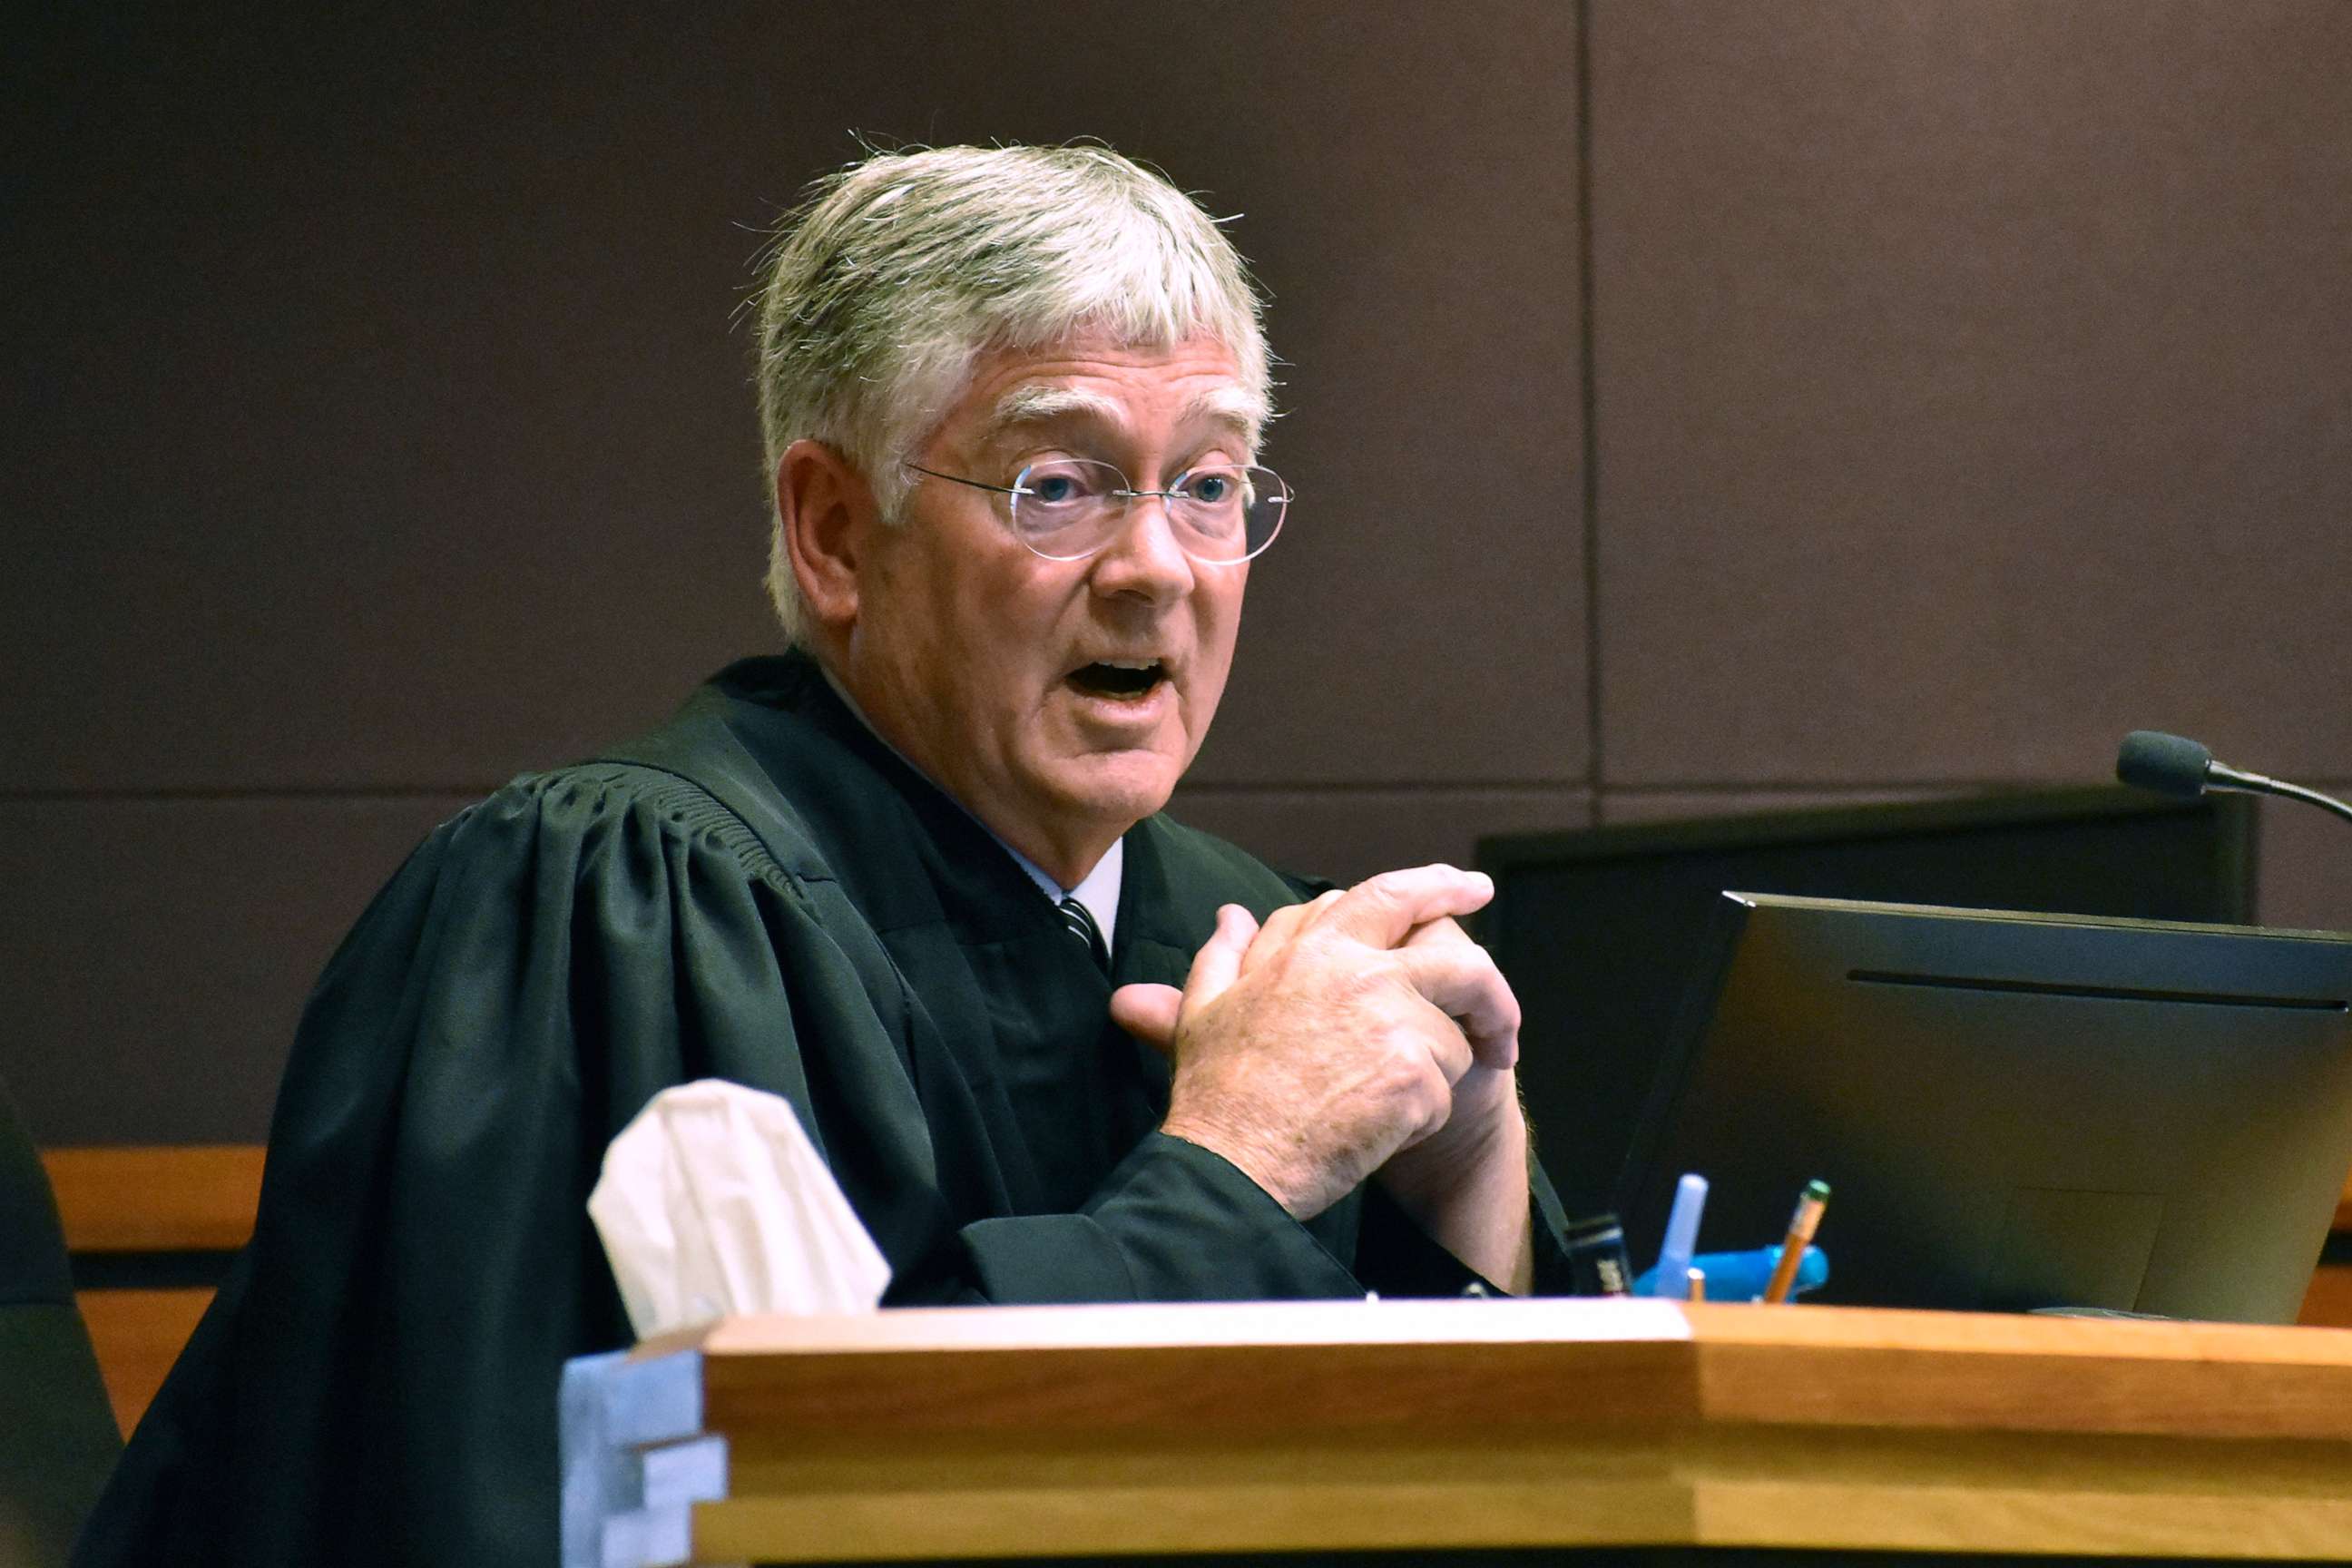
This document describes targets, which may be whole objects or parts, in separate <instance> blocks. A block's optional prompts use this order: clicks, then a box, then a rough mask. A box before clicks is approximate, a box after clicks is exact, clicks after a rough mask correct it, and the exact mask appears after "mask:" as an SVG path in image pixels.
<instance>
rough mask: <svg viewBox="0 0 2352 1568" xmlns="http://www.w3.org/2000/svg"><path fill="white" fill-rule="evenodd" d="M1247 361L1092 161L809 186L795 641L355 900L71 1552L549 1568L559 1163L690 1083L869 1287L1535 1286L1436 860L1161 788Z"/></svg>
mask: <svg viewBox="0 0 2352 1568" xmlns="http://www.w3.org/2000/svg"><path fill="white" fill-rule="evenodd" d="M1266 367H1267V357H1266V351H1265V343H1264V341H1263V339H1262V337H1261V335H1260V331H1259V328H1258V324H1257V320H1256V310H1255V299H1254V296H1253V294H1252V292H1251V290H1250V288H1249V285H1248V283H1247V281H1246V279H1245V278H1244V273H1243V271H1242V268H1241V265H1240V262H1239V260H1238V258H1236V257H1235V256H1234V252H1233V250H1232V249H1231V247H1229V246H1228V245H1227V244H1226V243H1225V241H1224V239H1223V237H1222V236H1221V235H1220V234H1219V233H1218V232H1217V230H1216V229H1215V227H1214V226H1213V225H1212V224H1211V223H1210V222H1209V221H1208V220H1207V219H1206V218H1205V217H1204V216H1202V213H1201V212H1200V211H1199V209H1198V208H1196V207H1195V206H1194V205H1192V203H1191V202H1190V201H1188V200H1187V199H1185V198H1184V197H1183V196H1181V195H1180V194H1178V193H1177V192H1176V191H1174V190H1173V189H1171V187H1169V186H1168V185H1167V184H1165V183H1164V182H1162V181H1160V180H1159V179H1157V178H1156V177H1154V176H1152V175H1150V174H1146V173H1145V172H1143V171H1141V170H1139V169H1138V168H1137V167H1135V166H1134V165H1133V164H1131V163H1128V162H1126V161H1125V160H1123V159H1121V158H1119V157H1118V156H1117V155H1115V154H1113V153H1109V152H1108V151H1105V150H1102V149H1099V148H1070V149H1050V150H1048V149H1029V148H1014V149H1003V150H995V151H981V150H974V149H950V150H947V151H941V152H933V153H913V154H908V155H903V156H889V157H881V158H876V159H873V160H871V161H869V162H867V163H865V164H863V165H861V166H859V167H857V168H856V169H853V170H851V171H849V172H847V173H846V174H843V175H841V176H839V177H837V178H835V179H834V180H832V181H830V182H828V183H827V184H825V185H824V187H823V188H822V189H821V191H820V193H819V194H818V195H817V196H816V197H815V199H814V201H813V202H812V203H811V204H810V205H809V206H807V207H806V208H805V209H804V210H803V212H802V213H801V214H800V215H798V216H796V217H795V218H794V219H793V221H792V222H790V223H789V224H788V225H787V226H786V228H785V230H784V232H783V235H782V238H781V239H780V242H779V244H778V246H777V247H776V250H775V252H774V256H773V263H772V273H771V277H770V279H769V282H768V285H767V289H766V292H765V296H764V300H763V306H762V310H761V344H760V380H761V410H762V417H763V423H764V426H765V436H766V442H767V447H768V458H769V470H770V472H771V473H772V475H773V477H774V494H775V526H774V542H773V550H772V563H771V572H770V585H771V589H772V595H773V597H774V599H775V601H776V605H777V609H778V612H779V615H780V616H781V617H782V622H783V625H784V627H785V630H786V632H787V634H788V637H789V639H790V641H791V642H792V643H793V645H794V646H795V651H793V652H792V653H790V654H788V655H786V656H783V657H781V658H768V659H757V660H751V661H747V662H746V663H743V664H740V665H737V666H735V667H733V668H730V669H729V670H726V671H724V672H722V673H721V674H720V675H719V677H718V678H716V679H714V680H713V682H712V683H711V684H710V685H709V686H708V687H706V688H704V689H703V690H702V691H701V692H699V693H698V695H697V696H696V697H695V698H694V699H693V700H691V701H690V702H689V703H688V705H687V707H686V708H685V709H684V710H682V711H681V712H680V713H679V715H678V716H677V718H676V719H675V720H673V721H671V722H670V723H669V724H668V725H667V726H666V727H665V728H664V729H662V730H660V731H656V732H655V733H654V734H652V735H650V736H647V737H646V738H644V739H642V740H640V741H638V742H635V743H633V744H631V745H628V746H625V747H622V748H619V749H618V750H616V751H615V752H613V753H612V754H611V755H610V756H609V757H607V758H606V759H604V760H602V761H600V762H596V763H588V764H584V765H582V766H577V767H572V768H568V769H564V770H562V771H559V772H556V773H549V774H544V775H541V776H538V777H533V778H527V779H523V780H520V781H518V782H517V783H516V784H512V785H509V787H508V788H507V789H505V790H503V791H501V792H499V794H498V795H495V796H493V797H492V798H491V799H490V800H488V802H486V803H484V804H483V805H479V806H477V807H475V808H474V809H473V810H471V811H469V812H467V814H465V815H464V816H459V817H458V818H457V819H456V820H455V821H453V822H451V823H449V824H448V825H446V826H444V827H443V828H442V829H441V830H440V831H439V832H437V833H436V835H435V836H434V837H432V839H430V840H429V841H428V842H427V843H426V844H425V847H423V848H421V849H420V850H419V851H418V852H417V854H416V856H415V858H413V859H412V860H411V861H410V863H409V864H408V866H407V867H406V868H404V869H403V870H402V872H401V873H400V875H399V876H398V877H397V878H396V879H394V881H393V883H392V884H391V886H390V887H389V888H388V889H386V890H385V891H384V893H383V895H382V896H381V897H380V898H379V899H378V900H377V902H376V903H375V905H374V906H373V908H372V909H371V910H370V911H369V913H368V914H367V916H366V917H365V918H364V919H363V920H362V922H361V924H360V926H359V928H358V930H357V931H354V932H353V934H352V937H351V939H350V940H349V941H348V942H346V943H345V945H344V947H343V949H342V950H341V952H339V953H338V954H337V956H336V958H335V960H334V962H333V963H332V964H331V966H330V968H329V971H328V973H327V974H326V976H325V978H324V979H323V980H322V982H321V983H320V989H319V992H318V994H317V995H316V996H315V997H314V999H313V1001H312V1003H311V1005H310V1010H309V1012H308V1013H307V1014H306V1016H305V1018H304V1022H303V1026H302V1030H301V1034H300V1037H299V1039H298V1041H297V1044H296V1048H295V1052H294V1057H293V1060H292V1063H291V1065H290V1067H289V1073H288V1078H287V1082H286V1087H285V1089H284V1092H283V1094H282V1096H281V1099H280V1103H279V1107H278V1120H277V1124H276V1127H275V1128H274V1130H273V1134H272V1142H271V1152H270V1159H269V1169H268V1178H267V1181H266V1184H265V1190H264V1193H263V1199H262V1207H261V1213H260V1216H259V1222H258V1224H257V1228H256V1232H255V1238H254V1243H253V1246H252V1247H250V1248H249V1249H248V1251H247V1255H246V1256H245V1258H243V1259H241V1261H240V1263H239V1265H238V1268H237V1269H236V1273H235V1275H234V1277H233V1278H232V1279H231V1280H230V1282H229V1284H228V1286H227V1287H226V1289H224V1290H223V1291H222V1293H221V1297H220V1300H219V1301H218V1303H217V1304H216V1305H215V1309H214V1310H213V1311H212V1312H211V1313H210V1314H209V1315H208V1316H207V1318H206V1320H205V1324H204V1326H203V1327H202V1328H201V1329H200V1330H199V1331H198V1334H197V1336H196V1340H195V1342H194V1344H193V1345H192V1347H191V1349H190V1351H189V1352H188V1354H187V1356H186V1357H185V1358H184V1361H183V1363H182V1365H181V1366H180V1367H179V1368H178V1369H177V1370H176V1371H175V1372H174V1373H173V1378H172V1381H171V1383H170V1384H168V1385H167V1387H166V1389H165V1390H164V1393H163V1395H162V1397H161V1398H160V1399H159V1401H158V1403H157V1405H156V1406H155V1408H154V1409H153V1411H152V1412H151V1414H150V1415H149V1417H148V1419H147V1421H146V1422H145V1424H143V1425H142V1428H141V1430H140V1433H139V1435H138V1438H137V1440H136V1442H135V1443H134V1445H133V1447H132V1450H131V1454H130V1456H129V1458H128V1459H127V1460H126V1463H125V1465H124V1468H123V1470H122V1472H121V1474H120V1475H119V1476H118V1478H117V1480H116V1484H115V1486H114V1487H113V1489H111V1490H110V1493H109V1496H108V1498H107V1500H105V1501H104V1502H103V1503H102V1504H101V1508H100V1514H99V1516H98V1518H97V1519H96V1521H94V1522H93V1526H92V1529H91V1531H90V1532H89V1535H88V1536H87V1537H86V1539H85V1541H84V1543H83V1552H82V1558H81V1560H82V1561H84V1562H86V1563H101V1562H106V1563H111V1562H118V1561H120V1562H131V1561H141V1562H151V1563H154V1562H163V1563H173V1562H188V1563H194V1562H236V1563H329V1562H332V1563H356V1562H373V1561H380V1560H409V1559H412V1558H413V1559H415V1560H420V1561H421V1560H427V1559H430V1560H435V1561H447V1562H476V1561H500V1562H508V1561H531V1560H537V1561H542V1562H544V1561H549V1560H551V1557H552V1554H553V1552H554V1542H555V1528H554V1521H555V1454H554V1436H553V1423H552V1412H553V1400H554V1388H555V1383H556V1377H557V1373H558V1369H559V1367H560V1364H561V1363H562V1359H563V1358H564V1357H565V1356H568V1355H571V1354H575V1353H578V1352H584V1351H589V1350H593V1349H599V1348H604V1347H608V1346H611V1345H614V1344H617V1343H621V1342H625V1339H626V1337H627V1336H626V1331H625V1323H624V1321H623V1319H622V1315H621V1312H620V1310H619V1306H618V1302H617V1299H616V1296H615V1292H614V1287H613V1284H612V1281H611V1279H610V1277H609V1275H608V1273H607V1272H606V1269H605V1267H604V1262H603V1259H602V1257H601V1255H600V1253H599V1250H598V1248H597V1246H596V1242H595V1239H594V1237H593V1235H592V1234H591V1232H590V1230H589V1228H588V1226H587V1223H586V1221H585V1219H584V1216H583V1210H582V1205H583V1199H584V1197H585V1195H586V1192H587V1189H588V1187H589V1185H590V1184H592V1183H593V1179H594V1176H595V1173H596V1167H597V1163H598V1159H599V1157H600V1155H601V1153H602V1152H603V1150H604V1145H605V1143H606V1142H608V1141H609V1140H610V1138H611V1137H612V1136H613V1134H614V1132H615V1131H618V1130H619V1128H620V1127H621V1126H622V1125H623V1124H624V1123H625V1121H627V1120H628V1118H629V1117H630V1116H631V1115H632V1114H634V1113H635V1110H637V1109H638V1108H639V1107H640V1106H642V1105H643V1104H644V1103H645V1101H646V1099H647V1098H648V1097H650V1096H651V1095H652V1094H653V1093H654V1092H656V1090H658V1089H661V1088H663V1087H665V1086H667V1085H668V1084H672V1083H676V1082H679V1081H682V1080H685V1079H693V1078H698V1077H704V1076H710V1075H718V1076H723V1077H727V1078H730V1079H738V1080H740V1081H741V1082H744V1083H747V1084H751V1085H753V1086H755V1087H759V1088H762V1089H771V1090H773V1091H774V1092H776V1093H778V1094H781V1095H783V1096H784V1097H786V1098H787V1099H789V1100H791V1101H792V1102H793V1105H794V1106H795V1107H796V1108H797V1110H799V1112H800V1115H801V1117H802V1119H803V1121H804V1122H805V1123H806V1124H807V1125H808V1127H809V1128H810V1130H811V1131H812V1133H813V1134H814V1137H815V1138H816V1139H817V1141H818V1142H819V1144H820V1146H821V1147H822V1148H823V1150H824V1153H825V1155H826V1158H827V1160H828V1162H829V1163H831V1165H832V1167H833V1169H834V1171H835V1173H836V1175H837V1176H838V1177H839V1179H840V1181H841V1184H842V1185H843V1188H844V1190H845V1192H846V1193H847V1194H848V1195H849V1197H850V1199H851V1201H852V1203H853V1204H854V1205H855V1206H856V1209H857V1211H858V1213H859V1215H861V1216H862V1217H863V1218H864V1219H865V1221H866V1224H867V1226H869V1228H871V1230H872V1231H873V1233H874V1235H875V1237H876V1239H877V1242H878V1243H879V1244H880V1246H881V1247H882V1250H883V1252H884V1254H885V1256H886V1257H887V1259H888V1261H889V1263H890V1266H891V1269H892V1284H891V1288H890V1296H889V1300H890V1301H892V1302H894V1303H913V1302H932V1301H1012V1300H1021V1301H1085V1300H1179V1299H1195V1300H1202V1299H1212V1300H1213V1299H1238V1298H1247V1297H1270V1296H1271V1297H1284V1296H1287V1297H1299V1296H1339V1295H1349V1294H1355V1293H1360V1292H1361V1291H1363V1290H1365V1289H1378V1290H1381V1291H1383V1292H1388V1293H1411V1292H1429V1291H1440V1292H1449V1293H1450V1292H1454V1291H1458V1290H1460V1289H1464V1288H1465V1286H1470V1285H1473V1284H1475V1283H1476V1282H1477V1281H1479V1280H1480V1279H1484V1280H1485V1281H1486V1282H1487V1283H1488V1284H1489V1285H1490V1286H1493V1287H1500V1288H1509V1289H1527V1288H1528V1286H1529V1284H1530V1282H1531V1280H1532V1279H1534V1278H1535V1277H1536V1276H1537V1274H1538V1272H1541V1273H1543V1274H1544V1275H1545V1276H1546V1277H1547V1278H1549V1275H1550V1272H1551V1269H1552V1268H1553V1267H1555V1266H1556V1262H1557V1247H1556V1235H1555V1222H1556V1219H1557V1215H1556V1213H1548V1209H1547V1207H1546V1206H1545V1205H1534V1204H1531V1200H1530V1186H1529V1163H1528V1146H1527V1131H1526V1128H1525V1125H1524V1122H1523V1121H1522V1120H1521V1117H1520V1115H1519V1110H1518V1101H1517V1091H1516V1085H1515V1080H1514V1077H1513V1064H1514V1061H1515V1059H1516V1052H1517V1008H1516V1005H1515V1004H1514V1003H1513V1002H1512V1000H1511V997H1510V994H1509V991H1508V989H1507V987H1506V986H1505V985H1504V984H1503V983H1502V980H1501V978H1500V976H1499V975H1498V974H1497V973H1496V972H1495V970H1494V968H1493V966H1492V964H1491V963H1489V962H1488V961H1487V960H1486V958H1485V956H1484V954H1483V953H1482V952H1480V951H1479V950H1478V949H1477V948H1476V947H1475V946H1474V945H1472V944H1471V943H1469V942H1467V941H1466V940H1465V939H1464V938H1463V936H1462V934H1461V932H1460V931H1459V930H1458V928H1456V927H1455V925H1454V917H1456V916H1460V915H1463V914H1466V913H1468V912H1470V911H1471V910H1474V909H1475V908H1476V907H1477V906H1478V905H1479V904H1480V903H1481V902H1482V901H1483V900H1484V899H1485V898H1486V894H1487V890H1488V889H1486V885H1485V883H1484V881H1483V879H1479V878H1476V877H1474V876H1470V875H1466V874H1465V873H1461V872H1457V871H1454V870H1451V869H1449V868H1442V867H1433V868H1423V869H1420V870H1414V871H1403V872H1397V873H1392V874H1391V875H1389V876H1386V877H1381V878H1376V879H1373V880H1372V881H1370V882H1368V883H1366V884H1364V885H1363V886H1361V887H1359V888H1355V889H1349V890H1347V891H1344V892H1341V891H1336V890H1334V891H1326V892H1323V893H1321V895H1320V896H1319V897H1314V898H1312V899H1308V897H1307V896H1308V895H1309V894H1311V893H1313V892H1314V891H1315V889H1312V888H1310V887H1308V886H1306V885H1303V884H1299V883H1297V882H1294V881H1292V880H1289V879H1286V878H1283V877H1280V876H1277V875H1276V874H1275V873H1273V872H1271V871H1268V870H1267V869H1265V868H1263V867H1262V866H1260V865H1258V864H1257V863H1256V862H1255V861H1254V860H1252V859H1250V858H1248V857H1247V856H1245V855H1244V854H1243V853H1241V852H1240V851H1239V850H1236V849H1234V848H1233V847H1230V846H1228V845H1224V844H1222V843H1219V842H1217V841H1215V840H1213V839H1211V838H1208V837H1205V836H1203V835H1201V834H1198V833H1194V832H1192V831H1191V830H1189V829H1186V828H1184V827H1181V826H1178V825H1177V824H1175V823H1173V822H1171V821H1170V820H1168V819H1167V818H1165V817H1164V816H1160V815H1158V814H1159V812H1160V807H1161V806H1162V805H1165V804H1166V802H1167V800H1168V797H1169V794H1170V791H1171V789H1172V787H1173V786H1174V784H1175V783H1176V781H1177V779H1178V777H1179V776H1180V775H1181V773H1182V772H1183V770H1184V768H1185V767H1186V765H1187V764H1188V763H1190V762H1191V761H1192V756H1193V754H1194V752H1196V751H1197V750H1198V749H1199V747H1200V743H1201V741H1202V736H1203V735H1204V734H1205V733H1206V731H1207V729H1208V726H1209V722H1210V721H1211V719H1212V718H1213V716H1214V713H1215V710H1216V707H1217V702H1218V699H1219V697H1220V695H1221V694H1222V692H1223V687H1224V682H1225V677H1226V673H1227V670H1228V668H1229V667H1230V664H1231V661H1232V658H1233V650H1234V634H1235V630H1236V627H1237V625H1238V622H1239V618H1240V613H1241V604H1242V596H1243V589H1244V584H1245V582H1246V580H1247V575H1248V572H1249V563H1250V561H1251V559H1252V558H1253V557H1254V556H1255V555H1256V554H1257V553H1258V552H1261V551H1263V550H1264V549H1265V548H1266V546H1267V545H1268V544H1270V543H1271V542H1273V541H1274V538H1275V536H1276V531H1278V530H1279V529H1280V527H1281V526H1282V524H1283V521H1284V519H1285V516H1286V510H1287V507H1288V490H1287V489H1286V486H1285V485H1284V484H1283V482H1282V481H1281V479H1279V478H1278V477H1277V476H1276V475H1275V474H1273V473H1272V472H1270V471H1268V470H1267V469H1265V468H1263V467H1262V466H1260V465H1259V464H1258V462H1257V458H1258V442H1259V436H1260V432H1261V430H1262V428H1263V426H1264V424H1265V419H1266V416H1267V412H1268V410H1267V382H1268V376H1267V368H1266ZM1301 900H1307V901H1301ZM1171 1063H1172V1068H1171ZM1538 1188H1540V1183H1539V1182H1538Z"/></svg>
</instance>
